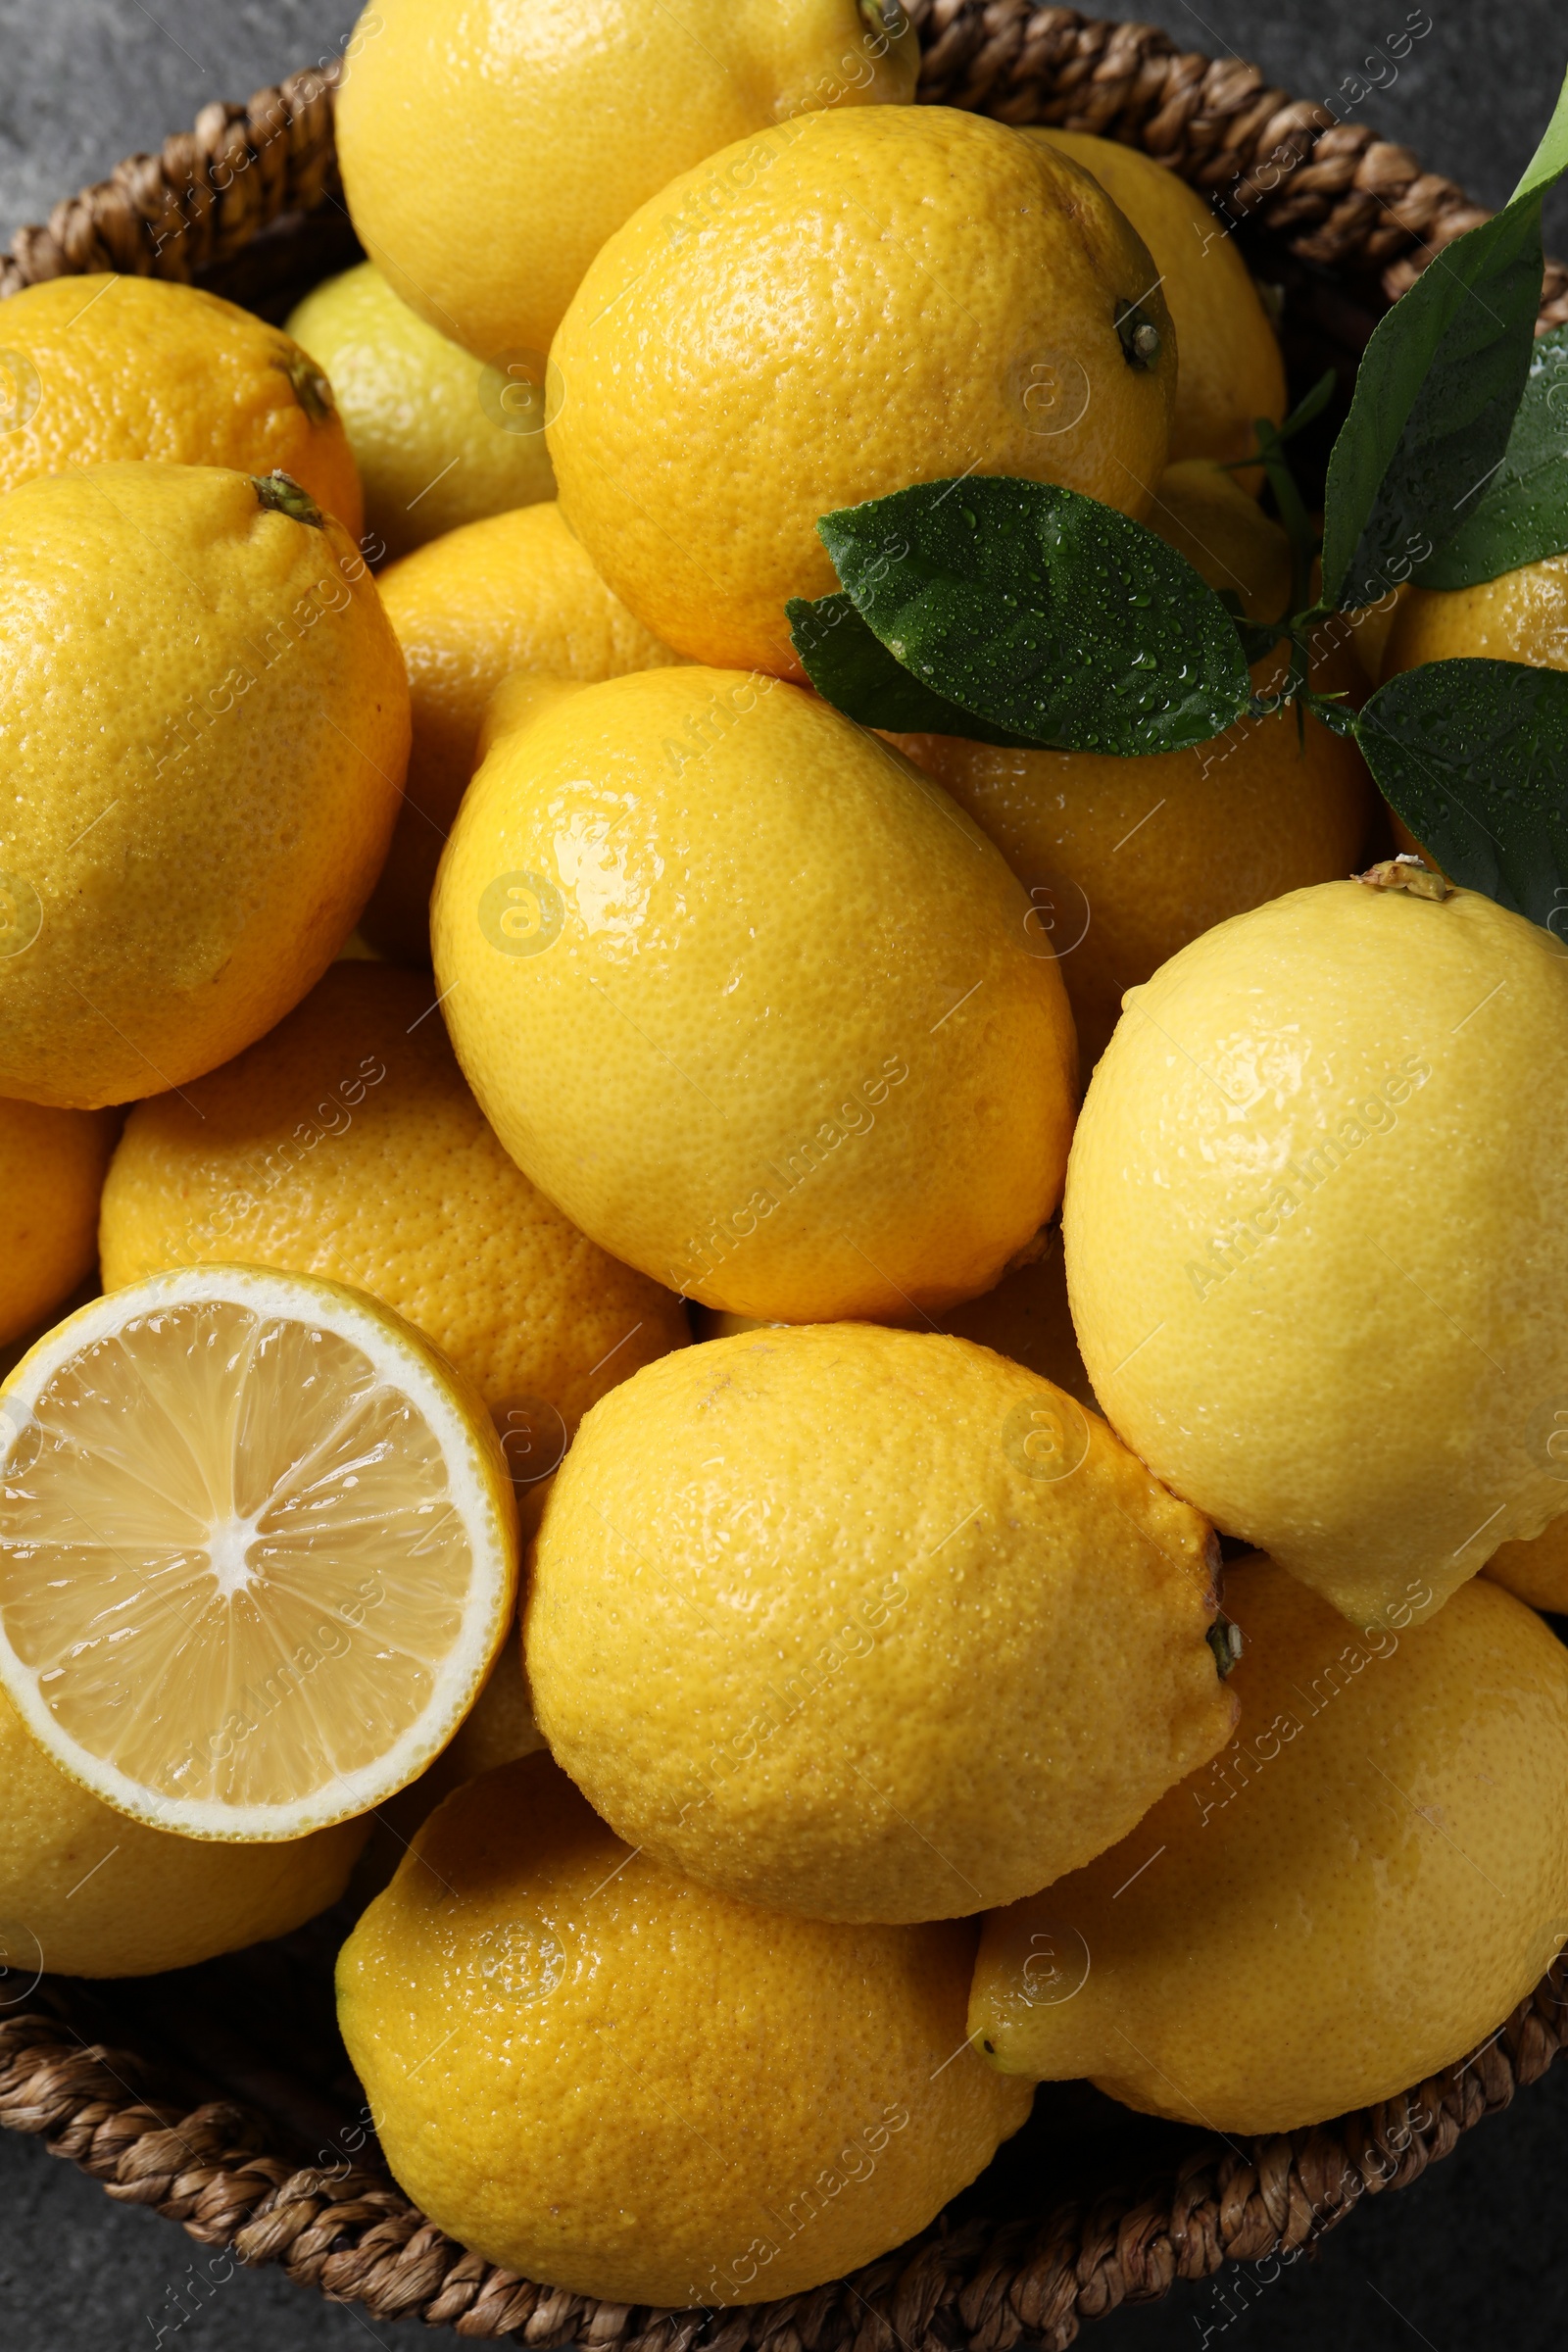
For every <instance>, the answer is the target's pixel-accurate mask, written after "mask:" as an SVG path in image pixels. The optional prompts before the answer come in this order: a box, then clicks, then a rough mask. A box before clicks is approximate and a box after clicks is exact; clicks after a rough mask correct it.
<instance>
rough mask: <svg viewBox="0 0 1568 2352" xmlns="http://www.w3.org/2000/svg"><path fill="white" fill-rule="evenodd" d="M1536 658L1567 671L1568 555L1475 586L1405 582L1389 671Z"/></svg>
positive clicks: (1386, 659) (1388, 652)
mask: <svg viewBox="0 0 1568 2352" xmlns="http://www.w3.org/2000/svg"><path fill="white" fill-rule="evenodd" d="M1482 659H1486V660H1490V661H1493V662H1535V663H1536V664H1537V665H1538V666H1539V667H1541V668H1544V669H1568V555H1563V556H1547V557H1545V558H1544V559H1543V561H1542V562H1541V563H1539V564H1521V565H1520V567H1519V569H1518V570H1517V571H1505V572H1501V573H1499V575H1498V577H1497V578H1496V579H1495V580H1483V581H1482V582H1480V583H1479V585H1477V586H1476V587H1473V588H1415V587H1410V588H1406V589H1405V591H1404V593H1403V594H1402V595H1401V597H1400V598H1399V602H1398V607H1397V611H1396V613H1395V616H1394V625H1393V627H1392V628H1391V629H1390V631H1389V636H1388V643H1387V644H1386V646H1385V647H1384V652H1383V675H1384V677H1385V678H1392V677H1394V676H1396V675H1397V672H1398V671H1400V670H1401V669H1416V668H1418V667H1419V666H1420V664H1421V663H1422V662H1456V661H1457V662H1463V661H1479V660H1482Z"/></svg>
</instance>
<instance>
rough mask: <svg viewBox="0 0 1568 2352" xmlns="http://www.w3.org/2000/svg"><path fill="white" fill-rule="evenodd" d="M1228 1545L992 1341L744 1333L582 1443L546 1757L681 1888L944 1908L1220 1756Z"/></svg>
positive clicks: (980, 1894)
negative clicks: (1216, 1631)
mask: <svg viewBox="0 0 1568 2352" xmlns="http://www.w3.org/2000/svg"><path fill="white" fill-rule="evenodd" d="M1218 1557H1219V1554H1218V1547H1217V1545H1216V1544H1214V1541H1213V1537H1212V1534H1211V1532H1210V1530H1209V1528H1208V1526H1207V1524H1206V1522H1205V1521H1204V1520H1202V1519H1201V1518H1200V1516H1199V1515H1198V1513H1197V1512H1196V1511H1193V1510H1190V1509H1189V1508H1188V1507H1187V1506H1186V1504H1184V1503H1179V1502H1177V1501H1175V1500H1174V1499H1173V1498H1172V1497H1171V1496H1170V1495H1167V1494H1166V1493H1165V1492H1164V1491H1163V1489H1162V1488H1160V1487H1159V1486H1157V1485H1156V1484H1155V1482H1154V1481H1153V1480H1152V1478H1151V1477H1150V1476H1149V1474H1148V1472H1147V1471H1146V1470H1145V1469H1144V1467H1143V1465H1142V1463H1141V1462H1138V1461H1137V1460H1135V1459H1134V1457H1133V1456H1132V1455H1131V1454H1130V1453H1129V1452H1128V1451H1127V1449H1126V1447H1125V1446H1122V1445H1120V1444H1119V1443H1118V1441H1117V1440H1116V1439H1115V1437H1113V1436H1112V1434H1111V1432H1110V1431H1109V1430H1108V1429H1107V1428H1106V1427H1105V1425H1104V1423H1103V1422H1102V1421H1101V1420H1100V1419H1099V1417H1098V1416H1097V1415H1091V1414H1089V1413H1087V1412H1085V1411H1084V1409H1083V1408H1082V1407H1081V1406H1080V1405H1078V1404H1076V1403H1075V1402H1074V1401H1073V1399H1072V1398H1071V1397H1067V1396H1065V1395H1064V1394H1063V1393H1062V1392H1061V1391H1060V1390H1058V1389H1054V1388H1053V1387H1051V1386H1050V1384H1049V1383H1047V1382H1045V1381H1043V1380H1041V1379H1039V1378H1038V1377H1037V1376H1036V1375H1035V1374H1034V1373H1031V1372H1027V1371H1025V1370H1024V1369H1023V1368H1022V1367H1021V1366H1019V1365H1017V1364H1012V1363H1008V1362H1007V1361H1005V1359H1004V1358H1003V1357H1001V1356H999V1355H996V1354H994V1353H993V1352H992V1351H991V1350H990V1349H989V1348H977V1347H975V1346H973V1345H972V1344H971V1343H969V1342H967V1341H964V1340H956V1339H953V1338H950V1337H949V1336H947V1335H946V1334H942V1333H932V1332H909V1331H891V1330H884V1329H879V1328H877V1327H876V1326H874V1325H869V1324H862V1323H841V1324H817V1325H813V1326H811V1327H810V1328H809V1329H805V1330H773V1331H760V1332H755V1333H750V1334H745V1335H742V1336H740V1337H737V1338H734V1339H727V1340H714V1341H711V1342H710V1343H709V1344H708V1345H706V1346H702V1347H697V1348H688V1349H686V1350H685V1351H684V1353H683V1354H681V1355H679V1356H677V1357H671V1358H670V1359H669V1361H668V1362H667V1363H666V1364H655V1365H653V1366H651V1367H650V1368H649V1369H648V1370H647V1371H645V1372H641V1373H639V1374H637V1376H636V1377H635V1378H634V1379H633V1380H631V1381H629V1382H627V1383H626V1385H625V1386H624V1387H623V1388H622V1389H620V1390H619V1391H618V1392H617V1393H616V1395H615V1396H613V1397H607V1398H606V1399H605V1401H604V1403H603V1404H601V1405H598V1406H596V1407H595V1409H594V1411H593V1412H592V1413H591V1414H590V1415H589V1416H588V1418H587V1419H586V1420H585V1421H584V1423H583V1426H582V1430H581V1432H580V1433H579V1436H578V1439H577V1443H576V1445H575V1446H573V1448H572V1450H571V1452H570V1454H569V1455H568V1456H567V1458H566V1461H565V1463H564V1466H563V1468H562V1471H561V1474H560V1476H559V1477H558V1479H557V1481H556V1484H555V1487H554V1489H553V1491H552V1494H551V1496H550V1499H549V1501H548V1503H547V1504H546V1506H545V1515H544V1521H543V1525H542V1527H541V1529H540V1533H539V1538H538V1542H537V1544H536V1547H535V1552H534V1560H533V1571H532V1582H531V1585H530V1588H529V1593H528V1597H527V1602H526V1608H525V1613H524V1619H523V1649H524V1658H525V1665H526V1672H527V1677H528V1685H529V1689H530V1691H531V1693H532V1696H533V1704H534V1710H535V1713H536V1715H537V1718H538V1722H539V1727H540V1729H541V1731H542V1732H543V1733H544V1735H545V1738H546V1740H548V1741H549V1743H550V1749H551V1752H552V1754H553V1755H554V1756H555V1757H556V1759H557V1761H558V1762H559V1763H560V1764H562V1765H563V1766H564V1769H565V1770H566V1771H567V1772H568V1773H569V1774H570V1775H571V1777H572V1779H573V1780H574V1781H575V1782H576V1783H577V1785H578V1787H579V1788H580V1789H582V1790H583V1792H584V1794H585V1795H586V1796H587V1797H588V1798H589V1800H590V1802H591V1803H592V1804H593V1805H594V1807H595V1808H596V1810H597V1811H599V1812H600V1813H602V1814H603V1815H604V1817H605V1819H606V1820H607V1821H609V1822H610V1823H612V1824H613V1827H614V1828H615V1830H616V1831H617V1832H618V1833H619V1835H620V1836H621V1837H623V1838H625V1839H626V1841H627V1843H628V1844H632V1845H640V1846H644V1847H646V1849H647V1850H648V1851H649V1852H650V1853H652V1854H654V1855H656V1856H657V1857H658V1858H659V1859H660V1860H661V1861H662V1862H665V1863H667V1864H668V1865H669V1866H670V1867H671V1868H672V1869H680V1870H684V1871H688V1872H689V1873H690V1874H691V1876H692V1877H693V1878H696V1879H700V1880H702V1881H703V1882H704V1884H705V1885H709V1886H713V1887H721V1888H722V1889H723V1890H724V1891H725V1892H727V1893H730V1894H735V1895H739V1896H741V1897H743V1898H744V1899H746V1900H748V1901H752V1902H758V1903H763V1904H766V1905H767V1906H768V1907H769V1908H770V1909H776V1910H786V1911H793V1912H801V1913H805V1914H807V1915H809V1916H811V1917H814V1918H821V1919H839V1920H883V1921H900V1920H904V1921H907V1920H918V1919H944V1918H952V1917H955V1916H956V1915H959V1914H963V1913H969V1912H974V1911H978V1910H982V1909H985V1908H986V1907H988V1906H990V1905H992V1904H995V1903H999V1902H1004V1901H1010V1900H1012V1899H1013V1897H1015V1896H1017V1895H1020V1894H1024V1893H1028V1892H1032V1891H1033V1890H1034V1889H1035V1888H1036V1887H1044V1886H1045V1885H1047V1883H1048V1882H1049V1881H1050V1880H1052V1879H1054V1878H1057V1877H1059V1876H1060V1874H1061V1873H1062V1872H1063V1871H1066V1870H1072V1869H1075V1868H1076V1867H1077V1866H1078V1864H1079V1863H1081V1862H1084V1861H1087V1860H1088V1859H1089V1857H1090V1856H1091V1855H1092V1854H1096V1853H1099V1852H1100V1851H1101V1850H1102V1848H1103V1847H1104V1846H1106V1845H1108V1844H1110V1843H1111V1842H1112V1841H1113V1839H1115V1838H1119V1837H1121V1836H1123V1835H1124V1834H1125V1832H1126V1831H1127V1830H1129V1829H1130V1828H1131V1827H1132V1825H1133V1823H1134V1822H1135V1821H1137V1819H1138V1817H1139V1816H1140V1814H1142V1813H1144V1812H1146V1811H1147V1810H1148V1808H1149V1806H1150V1805H1151V1804H1152V1803H1153V1801H1154V1799H1155V1797H1156V1796H1157V1795H1158V1794H1159V1793H1160V1791H1161V1790H1162V1789H1167V1788H1168V1787H1169V1786H1170V1784H1171V1782H1172V1781H1174V1780H1178V1779H1180V1778H1181V1777H1182V1775H1183V1774H1184V1773H1187V1772H1190V1771H1191V1770H1192V1769H1193V1768H1194V1766H1195V1765H1196V1764H1199V1763H1201V1762H1202V1761H1203V1760H1204V1759H1205V1758H1206V1757H1208V1756H1210V1755H1212V1754H1213V1753H1214V1750H1215V1749H1216V1748H1217V1747H1218V1746H1220V1745H1221V1744H1222V1742H1223V1741H1224V1740H1226V1738H1227V1737H1228V1736H1229V1733H1230V1730H1231V1728H1232V1725H1233V1724H1234V1721H1235V1712H1236V1710H1235V1702H1234V1700H1233V1699H1232V1698H1231V1696H1230V1694H1229V1692H1228V1691H1226V1690H1225V1689H1224V1688H1223V1686H1222V1684H1221V1682H1220V1679H1219V1675H1218V1672H1217V1670H1216V1666H1215V1661H1214V1656H1213V1653H1212V1652H1211V1650H1210V1648H1209V1645H1208V1642H1207V1639H1206V1637H1207V1634H1208V1631H1209V1628H1210V1626H1211V1624H1212V1622H1213V1619H1214V1614H1215V1608H1216V1593H1215V1577H1216V1573H1217V1567H1218Z"/></svg>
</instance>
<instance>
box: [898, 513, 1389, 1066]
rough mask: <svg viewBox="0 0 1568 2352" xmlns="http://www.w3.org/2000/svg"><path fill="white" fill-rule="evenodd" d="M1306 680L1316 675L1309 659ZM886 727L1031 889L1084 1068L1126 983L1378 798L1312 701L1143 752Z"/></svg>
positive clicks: (1315, 858)
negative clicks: (1309, 706)
mask: <svg viewBox="0 0 1568 2352" xmlns="http://www.w3.org/2000/svg"><path fill="white" fill-rule="evenodd" d="M1236 495H1237V496H1238V497H1244V496H1245V495H1246V494H1245V492H1240V491H1239V492H1237V494H1236ZM1247 503H1248V504H1249V505H1251V503H1252V502H1251V501H1250V499H1249V500H1248V502H1247ZM1285 667H1286V662H1285V658H1284V657H1283V656H1282V655H1279V654H1275V655H1271V656H1268V657H1265V659H1264V660H1263V661H1261V662H1256V663H1254V665H1253V669H1252V685H1253V690H1254V692H1256V693H1259V694H1267V693H1270V692H1272V691H1274V690H1276V689H1277V688H1278V686H1279V685H1280V684H1282V683H1283V680H1284V675H1285ZM1314 682H1315V683H1316V684H1317V685H1319V686H1322V685H1323V684H1324V683H1325V675H1324V670H1323V666H1322V665H1319V667H1318V669H1317V670H1316V672H1315V674H1314ZM894 741H896V742H897V743H899V744H900V745H901V746H902V747H903V749H904V750H905V751H906V752H907V753H908V755H909V757H910V759H912V760H918V761H919V763H920V765H921V766H922V767H923V768H926V769H927V770H928V771H929V772H930V774H932V775H934V776H935V777H936V778H937V780H938V781H939V783H941V784H944V785H945V786H946V787H947V789H948V791H949V792H951V793H952V795H953V797H954V799H955V800H956V802H957V803H958V805H959V807H960V808H962V809H967V810H968V812H969V814H970V815H971V816H972V817H973V818H974V820H975V823H976V824H977V825H980V826H981V827H983V829H984V830H985V831H986V832H987V833H988V834H989V835H990V837H991V839H992V840H993V841H994V842H995V843H996V845H997V847H998V849H999V850H1000V851H1001V852H1002V854H1003V856H1004V857H1005V858H1006V860H1007V863H1008V864H1009V865H1010V866H1011V868H1012V870H1013V872H1014V873H1015V874H1016V875H1017V877H1018V879H1019V881H1020V882H1021V883H1022V884H1023V886H1024V889H1025V890H1026V891H1027V892H1028V894H1029V899H1030V903H1031V906H1032V907H1033V909H1034V912H1033V914H1032V916H1031V918H1030V919H1031V921H1032V923H1033V924H1034V925H1035V926H1036V927H1037V928H1038V930H1039V932H1040V935H1041V937H1042V939H1047V938H1049V940H1050V941H1051V944H1052V946H1053V947H1054V949H1055V952H1056V956H1057V958H1058V960H1059V963H1060V967H1061V976H1062V979H1063V980H1064V981H1065V983H1066V987H1067V1001H1068V1003H1069V1004H1070V1005H1071V1006H1072V1013H1073V1021H1074V1024H1075V1025H1076V1028H1077V1031H1078V1049H1079V1054H1080V1055H1081V1057H1082V1063H1083V1067H1084V1069H1085V1071H1086V1073H1087V1071H1088V1070H1089V1069H1091V1068H1092V1067H1093V1066H1094V1064H1095V1063H1096V1062H1097V1061H1098V1060H1099V1058H1100V1056H1101V1054H1103V1052H1104V1050H1105V1048H1106V1046H1107V1045H1108V1044H1109V1042H1110V1034H1111V1031H1112V1030H1113V1029H1114V1028H1115V1026H1116V1022H1117V1020H1118V1018H1119V1017H1120V1014H1121V1007H1122V1000H1123V998H1124V997H1125V995H1126V993H1127V991H1128V990H1129V989H1130V988H1135V987H1137V986H1138V985H1139V984H1140V983H1141V982H1143V981H1145V980H1148V979H1149V978H1150V977H1151V976H1152V974H1153V973H1154V972H1156V971H1157V970H1158V969H1159V967H1160V965H1161V964H1163V963H1165V962H1167V961H1168V960H1169V958H1170V957H1171V956H1174V955H1175V953H1176V951H1177V950H1178V948H1184V947H1186V945H1187V944H1188V942H1189V940H1193V939H1197V938H1198V937H1199V935H1200V933H1201V932H1204V931H1210V930H1212V929H1213V927H1214V925H1215V924H1216V923H1222V922H1224V921H1225V919H1226V917H1227V916H1229V915H1233V914H1241V913H1244V912H1245V911H1246V910H1247V908H1249V907H1259V906H1261V905H1262V904H1263V902H1264V901H1265V900H1267V899H1277V898H1279V897H1280V896H1281V895H1282V894H1283V893H1284V892H1286V891H1288V890H1298V889H1300V888H1303V887H1304V886H1305V885H1306V884H1308V883H1312V882H1329V881H1332V880H1334V879H1335V878H1336V877H1337V876H1339V875H1343V874H1346V873H1348V872H1349V871H1350V870H1351V869H1352V867H1353V866H1354V864H1355V860H1356V858H1357V856H1358V855H1359V852H1360V850H1361V847H1362V844H1363V843H1364V841H1365V840H1366V837H1367V831H1368V828H1369V826H1370V823H1371V819H1372V811H1373V809H1374V807H1375V805H1376V799H1375V795H1374V792H1373V788H1372V780H1371V778H1370V777H1369V775H1368V774H1367V771H1366V764H1365V762H1364V760H1362V758H1361V755H1360V753H1359V752H1358V751H1357V749H1356V747H1355V745H1354V744H1353V743H1352V742H1350V741H1349V740H1348V738H1347V737H1345V736H1343V735H1337V734H1335V733H1334V732H1333V730H1332V729H1331V728H1329V727H1326V726H1325V725H1324V724H1323V721H1322V720H1321V719H1320V718H1316V717H1314V716H1313V715H1312V714H1311V713H1310V712H1308V713H1307V715H1306V717H1305V719H1304V722H1302V723H1299V720H1298V713H1297V711H1296V710H1295V708H1294V707H1293V706H1290V705H1287V706H1286V707H1285V708H1284V709H1282V710H1278V711H1274V712H1273V713H1272V714H1271V715H1270V716H1269V717H1267V718H1250V717H1247V716H1245V715H1244V716H1243V717H1241V718H1239V719H1238V720H1237V721H1236V723H1235V725H1234V726H1232V727H1229V728H1228V729H1227V730H1226V732H1225V733H1224V734H1223V735H1216V736H1215V737H1214V739H1213V741H1212V742H1210V743H1201V744H1198V745H1196V746H1195V747H1194V748H1193V749H1192V750H1191V751H1185V752H1156V753H1152V754H1151V755H1150V756H1149V757H1148V758H1146V759H1118V758H1117V757H1116V755H1115V754H1114V753H1111V752H1031V751H1006V750H1003V749H1001V748H999V747H998V746H996V745H992V744H985V743H973V742H969V741H967V740H965V739H964V738H962V737H959V736H956V735H900V736H896V737H895V738H894Z"/></svg>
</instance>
